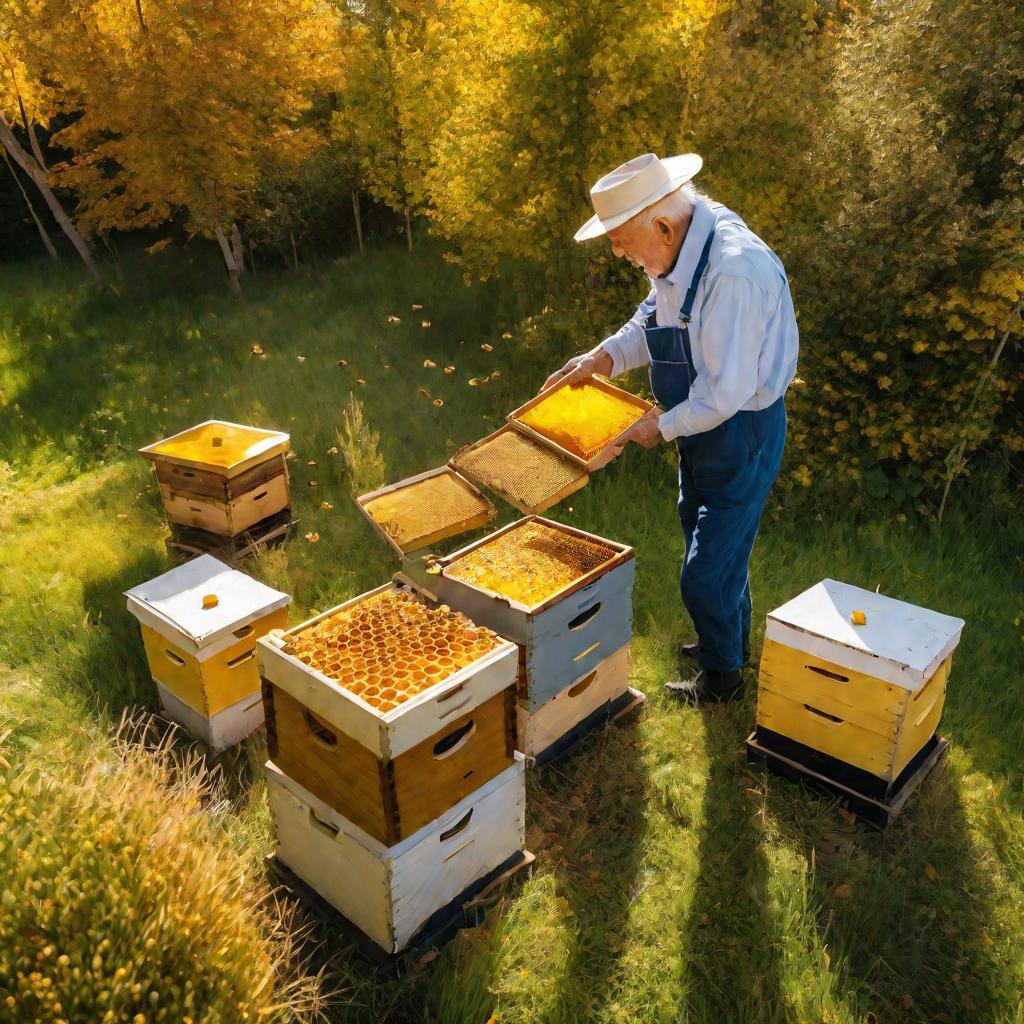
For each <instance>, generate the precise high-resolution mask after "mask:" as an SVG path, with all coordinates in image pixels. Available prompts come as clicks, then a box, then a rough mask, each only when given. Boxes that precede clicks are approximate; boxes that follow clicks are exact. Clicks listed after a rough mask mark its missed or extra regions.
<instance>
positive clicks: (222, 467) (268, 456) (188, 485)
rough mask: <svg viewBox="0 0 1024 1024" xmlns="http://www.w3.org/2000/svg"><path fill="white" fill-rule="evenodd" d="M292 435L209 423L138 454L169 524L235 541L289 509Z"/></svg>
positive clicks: (224, 423)
mask: <svg viewBox="0 0 1024 1024" xmlns="http://www.w3.org/2000/svg"><path fill="white" fill-rule="evenodd" d="M288 443H289V439H288V435H287V434H283V433H280V432H279V431H275V430H261V429H259V428H257V427H246V426H242V425H241V424H238V423H229V422H227V421H225V420H208V421H207V422H205V423H200V424H198V425H196V426H194V427H190V428H189V429H188V430H184V431H182V432H181V433H179V434H175V435H174V436H172V437H168V438H165V439H164V440H162V441H157V442H156V443H155V444H151V445H147V446H146V447H145V448H142V449H140V454H141V455H142V456H143V457H144V458H146V459H149V460H150V461H151V462H152V463H153V465H154V468H155V470H156V475H157V480H158V481H159V484H160V496H161V498H162V499H163V503H164V511H165V512H166V515H167V521H168V522H169V523H171V524H172V526H175V525H176V526H182V527H192V528H195V529H200V530H204V531H207V532H208V533H211V534H216V535H217V536H221V537H228V538H231V537H237V536H239V535H241V534H243V533H245V532H246V531H247V530H250V529H251V528H252V527H253V526H255V525H256V524H257V523H260V522H263V521H265V520H267V519H269V518H270V517H272V516H275V515H277V514H278V513H279V512H281V511H282V510H283V509H286V508H288V506H289V502H290V494H289V486H288V468H287V462H286V459H285V455H286V453H287V451H288Z"/></svg>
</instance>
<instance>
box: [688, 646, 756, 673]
mask: <svg viewBox="0 0 1024 1024" xmlns="http://www.w3.org/2000/svg"><path fill="white" fill-rule="evenodd" d="M679 657H680V658H688V659H689V660H690V661H695V662H697V664H698V665H699V664H700V644H699V643H692V644H680V645H679ZM749 664H750V652H749V651H745V652H744V654H743V665H744V667H746V666H747V665H749Z"/></svg>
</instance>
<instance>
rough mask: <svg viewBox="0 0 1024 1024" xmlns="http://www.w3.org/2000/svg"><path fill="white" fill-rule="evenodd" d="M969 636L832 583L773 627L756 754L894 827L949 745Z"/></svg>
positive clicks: (956, 626) (775, 617)
mask: <svg viewBox="0 0 1024 1024" xmlns="http://www.w3.org/2000/svg"><path fill="white" fill-rule="evenodd" d="M963 626H964V622H963V619H958V618H953V617H952V616H949V615H942V614H940V613H938V612H934V611H930V610H929V609H927V608H919V607H917V606H915V605H912V604H907V603H906V602H904V601H897V600H894V599H893V598H889V597H885V596H884V595H882V594H876V593H872V592H871V591H868V590H862V589H860V588H858V587H853V586H850V585H849V584H846V583H840V582H837V581H836V580H823V581H822V582H821V583H818V584H816V585H815V586H814V587H811V589H809V590H807V591H805V592H804V593H803V594H800V595H799V596H798V597H796V598H794V599H793V600H792V601H789V602H788V603H787V604H784V605H782V606H781V607H780V608H777V609H775V611H773V612H770V613H769V615H768V621H767V625H766V628H765V643H764V653H763V656H762V659H761V669H760V678H759V682H758V694H757V727H756V730H755V735H754V737H753V741H752V742H753V746H754V747H755V748H758V749H759V750H760V751H761V752H765V751H767V752H769V753H771V754H774V755H778V756H780V757H782V758H784V759H786V760H787V761H788V762H789V763H792V764H796V765H799V766H802V767H803V768H805V769H808V770H809V771H811V772H813V773H816V774H818V775H820V776H822V777H824V778H826V779H829V780H833V781H835V782H837V783H839V784H841V785H842V786H843V787H845V788H846V789H848V790H850V791H852V792H853V793H855V794H861V795H863V796H864V797H865V798H867V799H866V801H865V803H864V807H865V810H866V811H867V812H868V813H866V814H865V816H869V815H870V812H871V811H872V806H871V802H874V803H876V804H877V805H878V806H877V808H874V809H875V810H876V811H877V812H878V815H880V818H879V823H886V822H887V820H888V817H889V816H890V815H891V813H892V812H893V811H894V810H898V806H899V804H900V802H901V801H902V800H903V799H904V798H905V795H906V794H905V793H904V792H903V791H904V789H905V787H906V786H907V785H908V781H909V780H913V779H914V778H915V773H916V772H917V771H918V769H919V768H921V767H922V766H923V765H924V764H925V762H926V761H928V760H929V758H930V756H931V755H932V754H933V753H934V752H935V750H936V747H937V745H938V744H939V743H940V742H941V741H940V740H939V738H938V737H937V735H936V729H937V728H938V724H939V720H940V718H941V717H942V707H943V703H944V701H945V695H946V683H947V680H948V678H949V672H950V667H951V664H952V660H953V651H954V649H955V648H956V646H957V644H958V643H959V640H960V633H961V630H962V629H963ZM931 763H933V762H931ZM911 788H912V785H911Z"/></svg>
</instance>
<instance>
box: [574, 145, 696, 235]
mask: <svg viewBox="0 0 1024 1024" xmlns="http://www.w3.org/2000/svg"><path fill="white" fill-rule="evenodd" d="M703 162H704V161H703V160H701V158H700V157H699V156H697V154H696V153H683V154H682V156H670V157H666V158H665V159H664V160H659V159H658V157H657V156H655V154H654V153H644V155H643V156H637V157H634V158H633V159H632V160H627V161H626V162H625V163H624V164H620V165H619V166H618V167H616V168H615V170H614V171H612V172H611V174H606V175H605V176H604V177H603V178H602V179H601V180H600V181H599V182H598V183H597V184H596V185H595V186H594V187H593V188H592V189H591V190H590V201H591V202H592V203H593V204H594V216H593V217H591V218H590V220H588V221H587V223H586V224H584V225H583V227H581V228H580V229H579V231H577V232H576V234H575V235H574V236H573V238H574V239H575V240H576V241H577V242H585V241H586V240H587V239H588V238H597V237H598V235H603V234H605V233H606V232H608V231H611V230H612V228H617V227H618V226H619V225H620V224H625V223H626V221H627V220H629V218H630V217H635V216H636V215H637V214H638V213H639V212H640V211H641V210H643V209H646V208H647V207H648V206H650V205H651V204H652V203H656V202H657V201H658V200H659V199H662V198H663V197H664V196H667V195H668V194H669V193H670V192H675V190H676V189H677V188H681V187H682V186H683V185H685V184H686V183H687V182H688V181H690V180H691V179H692V178H693V177H694V176H695V175H696V174H697V172H698V171H699V170H700V168H701V164H702V163H703Z"/></svg>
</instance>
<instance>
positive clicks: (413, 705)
mask: <svg viewBox="0 0 1024 1024" xmlns="http://www.w3.org/2000/svg"><path fill="white" fill-rule="evenodd" d="M395 586H396V585H395V584H394V583H387V584H385V585H384V586H381V587H377V588H376V589H375V590H371V591H369V592H368V593H365V594H361V595H359V596H358V597H355V598H353V599H352V600H351V601H346V602H344V603H343V604H340V605H338V606H337V607H336V608H332V609H329V610H328V611H326V612H323V613H322V614H321V615H317V616H315V617H314V618H312V619H309V620H308V621H306V622H303V623H301V624H299V625H298V626H295V627H293V628H292V629H290V630H289V631H288V632H286V633H284V634H281V635H277V636H266V637H263V638H262V639H260V641H259V642H258V643H257V659H258V661H259V664H260V673H261V675H262V676H263V677H264V678H266V679H267V680H269V681H270V682H272V683H273V684H274V685H275V686H278V687H280V688H281V689H283V690H285V691H287V692H288V693H290V694H291V695H292V696H293V697H294V698H296V699H297V700H298V701H299V702H300V703H301V704H303V705H305V707H307V708H309V709H310V711H312V712H313V713H314V714H317V715H319V716H320V717H321V718H323V719H324V721H325V722H327V723H329V724H330V726H331V727H332V728H333V729H335V730H337V731H340V732H344V733H345V734H346V735H347V736H349V737H351V738H352V739H355V740H357V741H358V742H359V743H362V744H363V746H365V747H367V748H368V749H369V750H370V751H372V752H373V753H374V754H376V755H377V756H378V757H380V758H382V759H385V760H387V759H394V758H396V757H398V755H399V754H402V753H404V752H405V751H407V750H410V749H411V748H412V747H414V746H416V745H417V744H418V743H422V742H423V741H424V740H426V739H427V737H429V736H433V735H435V734H436V733H437V732H439V731H440V730H442V729H443V728H445V727H446V726H447V725H449V724H450V723H451V722H452V721H454V720H455V719H456V718H457V717H458V716H459V715H462V714H467V713H468V712H470V711H472V710H473V709H474V708H476V707H479V705H481V704H482V703H483V702H484V701H486V700H488V699H489V698H491V697H493V696H494V695H495V694H497V693H499V692H501V691H502V690H505V689H507V688H508V687H509V686H513V685H515V682H516V677H517V674H518V668H519V655H518V651H517V649H516V646H515V644H513V643H508V642H506V643H503V644H501V645H500V646H499V647H497V648H495V650H493V651H491V652H490V653H489V654H487V655H485V656H484V657H482V658H479V659H477V661H475V662H473V663H472V664H471V665H467V666H466V667H465V668H463V669H460V670H459V671H458V672H456V673H454V674H453V675H451V676H449V677H448V678H447V679H444V680H442V681H441V682H440V683H437V684H436V685H434V686H431V687H430V688H429V689H426V690H424V691H422V692H421V693H418V694H417V695H416V696H415V697H412V698H410V699H409V700H407V701H405V702H404V703H402V704H400V705H399V706H398V707H397V708H395V709H394V710H393V711H389V712H387V713H385V714H382V713H381V712H380V711H378V710H376V709H374V708H372V707H370V705H369V704H367V703H366V702H365V701H363V700H362V699H360V698H359V697H357V696H356V695H355V694H353V693H352V692H350V691H349V690H346V689H344V688H343V687H341V686H339V685H338V684H337V683H336V682H335V681H334V680H332V679H330V678H329V677H328V676H325V675H323V674H322V673H320V672H318V671H316V670H315V669H312V668H310V667H309V666H308V665H306V664H305V663H304V662H302V661H300V660H299V659H298V658H296V657H295V656H294V655H292V654H289V653H288V652H287V650H286V649H285V648H286V647H287V645H288V638H289V637H291V636H295V635H297V634H299V633H301V632H302V631H303V630H305V629H309V628H311V627H313V626H315V625H316V624H317V623H319V622H320V621H321V620H322V619H325V618H329V617H331V616H334V615H337V614H338V613H339V612H341V611H343V610H344V609H346V608H350V607H351V606H353V605H354V604H356V603H358V602H359V601H364V600H366V599H367V598H370V597H373V596H374V595H376V594H379V593H382V592H383V591H386V590H390V589H394V588H395Z"/></svg>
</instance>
